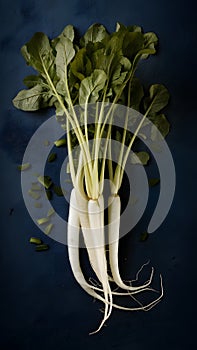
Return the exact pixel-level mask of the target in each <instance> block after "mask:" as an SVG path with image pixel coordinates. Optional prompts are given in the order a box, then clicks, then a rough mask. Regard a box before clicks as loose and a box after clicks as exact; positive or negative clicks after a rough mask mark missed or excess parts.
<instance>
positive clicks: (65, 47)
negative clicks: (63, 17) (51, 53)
mask: <svg viewBox="0 0 197 350" xmlns="http://www.w3.org/2000/svg"><path fill="white" fill-rule="evenodd" d="M55 49H56V51H57V54H56V58H55V64H56V73H57V76H58V78H59V79H60V80H59V82H58V83H57V85H56V89H57V92H58V93H60V94H61V95H63V96H64V98H65V100H66V101H67V100H68V65H69V63H70V62H71V61H72V59H73V57H74V56H75V50H74V48H73V43H72V42H71V41H70V40H69V39H67V38H66V37H63V38H61V39H60V41H59V42H58V43H57V45H56V47H55Z"/></svg>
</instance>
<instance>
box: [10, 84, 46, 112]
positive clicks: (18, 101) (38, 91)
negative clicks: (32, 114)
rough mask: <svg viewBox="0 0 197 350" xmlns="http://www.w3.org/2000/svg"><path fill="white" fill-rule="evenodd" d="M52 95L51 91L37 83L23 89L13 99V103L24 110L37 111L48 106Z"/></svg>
mask: <svg viewBox="0 0 197 350" xmlns="http://www.w3.org/2000/svg"><path fill="white" fill-rule="evenodd" d="M51 96H52V95H51V93H50V92H48V91H43V88H42V87H41V86H40V85H36V86H34V87H33V88H31V89H29V90H21V91H20V92H19V93H18V95H17V96H16V97H15V98H14V99H13V104H14V106H15V107H16V108H18V109H21V110H22V111H37V110H38V109H40V108H46V107H47V106H48V101H49V99H50V98H51Z"/></svg>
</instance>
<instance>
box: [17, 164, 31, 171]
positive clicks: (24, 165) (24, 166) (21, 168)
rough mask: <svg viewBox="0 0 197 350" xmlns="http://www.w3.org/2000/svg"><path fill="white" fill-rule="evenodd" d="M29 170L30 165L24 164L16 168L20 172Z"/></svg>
mask: <svg viewBox="0 0 197 350" xmlns="http://www.w3.org/2000/svg"><path fill="white" fill-rule="evenodd" d="M29 168H31V164H30V163H24V164H21V165H18V166H17V169H18V170H20V171H24V170H27V169H29Z"/></svg>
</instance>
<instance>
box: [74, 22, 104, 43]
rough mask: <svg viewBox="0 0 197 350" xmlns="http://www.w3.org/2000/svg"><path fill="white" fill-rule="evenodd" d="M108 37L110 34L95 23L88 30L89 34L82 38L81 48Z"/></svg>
mask: <svg viewBox="0 0 197 350" xmlns="http://www.w3.org/2000/svg"><path fill="white" fill-rule="evenodd" d="M107 37H108V33H107V31H106V29H105V27H104V26H103V25H101V24H98V23H95V24H93V25H91V26H90V27H89V28H88V30H87V32H86V33H85V34H84V36H83V37H82V38H81V40H80V44H81V46H86V45H87V44H88V43H89V42H93V43H95V42H99V41H102V40H103V39H104V38H107Z"/></svg>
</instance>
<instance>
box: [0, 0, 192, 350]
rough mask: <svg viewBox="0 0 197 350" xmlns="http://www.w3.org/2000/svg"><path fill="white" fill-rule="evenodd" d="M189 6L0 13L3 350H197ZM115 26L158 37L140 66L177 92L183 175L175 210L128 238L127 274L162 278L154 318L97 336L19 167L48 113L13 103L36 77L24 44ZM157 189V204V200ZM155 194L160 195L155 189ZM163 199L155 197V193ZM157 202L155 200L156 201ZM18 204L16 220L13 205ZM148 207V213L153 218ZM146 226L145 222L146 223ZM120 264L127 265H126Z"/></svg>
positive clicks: (60, 4) (25, 6) (40, 5)
mask: <svg viewBox="0 0 197 350" xmlns="http://www.w3.org/2000/svg"><path fill="white" fill-rule="evenodd" d="M193 3H194V2H193V1H191V0H188V1H183V0H182V1H181V0H165V1H164V0H158V1H157V0H149V1H145V0H134V1H132V0H121V1H120V0H114V1H108V0H100V1H93V0H72V1H68V0H56V1H52V0H43V1H38V0H37V1H36V0H34V1H33V0H30V1H25V0H20V1H19V0H17V1H15V2H13V1H12V0H6V1H4V2H3V1H1V9H0V17H1V19H0V21H1V22H0V23H1V32H0V63H1V87H0V91H1V95H0V101H1V103H0V115H1V119H0V166H1V172H0V176H1V201H0V214H1V226H0V227H1V230H0V253H1V255H0V283H1V287H0V303H1V309H0V317H1V324H0V334H1V337H0V349H2V350H8V349H13V348H14V349H21V350H22V349H25V350H26V349H30V350H32V349H38V350H41V349H45V348H46V349H48V350H50V349H54V348H56V349H58V350H62V349H65V348H67V349H75V348H78V347H79V346H83V347H84V348H86V349H101V348H104V349H106V348H109V349H133V350H142V349H155V348H158V347H159V348H160V349H169V350H171V349H179V350H180V349H184V348H188V349H193V348H194V347H195V345H196V340H195V338H196V336H195V331H196V326H195V323H196V322H195V318H196V314H195V311H196V310H195V309H196V307H195V306H196V305H195V304H196V286H197V284H196V277H195V276H196V269H195V265H196V259H195V256H196V243H197V239H196V225H195V216H196V193H195V192H196V179H197V167H196V142H195V140H196V130H197V122H196V103H195V101H196V69H195V66H196V56H197V50H196V47H197V43H196V40H195V38H196V34H197V33H196V11H195V8H194V4H193ZM116 21H120V22H122V23H124V24H125V25H130V24H137V25H141V26H143V28H144V30H145V31H155V32H156V33H157V34H158V36H159V39H160V50H159V54H158V56H156V57H153V58H151V59H150V60H149V61H147V62H146V64H144V65H143V66H142V67H141V69H140V70H139V73H138V75H139V76H140V77H141V79H142V80H143V82H144V83H145V84H149V83H156V82H160V83H164V84H165V85H166V86H167V87H168V88H169V90H170V93H171V104H170V106H169V109H168V118H169V120H170V122H171V125H172V127H171V133H170V134H169V136H168V138H167V141H168V144H169V146H170V148H171V151H172V154H173V157H174V161H175V166H176V173H177V188H176V195H175V200H174V203H173V205H172V207H171V210H170V213H169V215H168V217H167V219H166V220H165V222H164V223H163V224H162V226H161V227H160V228H159V230H158V231H157V233H156V234H155V235H152V236H151V237H150V238H149V240H147V241H146V242H145V243H139V242H138V240H139V233H140V232H141V230H143V229H144V227H145V222H146V221H141V222H140V223H139V225H138V227H137V228H136V229H135V230H134V231H133V234H132V235H128V237H127V238H125V239H123V240H122V242H121V257H125V256H126V257H127V261H125V260H124V262H122V263H121V269H122V273H123V274H124V275H125V276H127V277H128V276H130V274H132V276H134V273H135V271H136V270H137V268H139V266H140V265H141V264H142V263H143V262H145V261H146V260H147V259H149V258H150V259H151V264H152V265H153V266H155V268H156V271H157V274H156V284H157V279H158V273H159V272H161V273H162V275H163V278H164V283H165V297H164V299H163V300H162V302H161V303H160V304H159V305H158V306H157V307H156V308H155V309H153V310H152V311H150V312H148V313H129V312H128V313H127V312H119V311H114V312H113V314H112V316H111V318H110V320H109V321H108V322H107V327H104V328H103V330H102V331H101V332H100V333H99V334H97V335H95V336H92V337H90V336H89V335H88V332H89V331H91V330H94V329H95V327H96V326H97V325H98V323H99V320H100V318H101V314H100V312H99V307H100V305H99V304H98V303H97V302H96V303H93V302H92V299H91V298H90V297H89V296H88V295H86V294H85V293H84V292H83V291H82V290H81V289H80V287H79V286H78V285H77V283H76V282H75V280H74V278H73V276H72V273H71V270H70V267H69V263H68V257H67V251H66V248H65V247H64V246H62V245H60V244H58V243H56V242H54V241H52V240H50V238H47V237H46V238H45V237H44V235H43V234H42V233H41V232H39V231H38V229H37V227H36V226H35V225H34V224H33V222H32V221H31V218H30V217H29V215H28V213H27V211H26V208H25V205H24V203H23V198H22V194H21V188H20V173H19V172H17V170H16V165H17V164H18V163H20V162H21V160H22V155H23V151H24V150H25V146H26V145H27V143H28V140H29V138H30V136H31V135H32V134H33V132H34V131H35V130H36V128H37V127H38V126H39V125H40V124H41V123H42V121H43V120H45V118H46V117H49V116H50V115H51V112H46V113H44V114H41V113H38V114H36V115H35V114H31V113H23V112H21V111H18V110H16V109H14V107H13V106H12V101H11V100H12V98H13V97H14V96H15V95H16V93H17V92H18V91H19V90H20V89H21V88H23V85H22V79H23V78H24V76H25V75H27V74H29V73H30V71H29V70H28V69H27V67H26V66H25V63H24V60H23V58H22V57H21V55H20V47H21V46H22V45H23V44H24V43H25V42H26V41H28V40H29V39H30V38H31V36H32V35H33V34H34V32H36V31H44V32H45V33H46V34H47V35H48V36H50V37H54V36H56V35H58V34H59V33H60V31H61V30H62V29H63V28H64V26H65V25H67V24H73V25H74V26H75V27H76V28H77V29H78V30H79V31H80V33H83V32H84V31H85V30H86V29H87V27H88V26H89V25H90V24H92V23H94V22H100V23H102V24H104V25H105V26H106V27H107V28H108V30H114V28H115V23H116ZM154 191H156V190H155V189H153V195H152V199H151V200H152V203H154ZM155 193H156V192H155ZM155 196H156V194H155ZM155 198H156V197H155ZM12 207H13V208H14V212H13V214H12V215H11V216H10V215H9V208H12ZM150 212H151V208H150V209H147V215H149V214H150ZM145 220H147V219H145ZM31 236H39V237H41V238H43V239H44V241H45V242H48V243H49V244H50V250H49V251H48V252H44V253H35V251H34V249H33V247H32V246H31V245H30V244H29V243H28V239H29V237H31ZM122 261H123V260H122Z"/></svg>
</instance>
